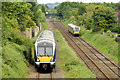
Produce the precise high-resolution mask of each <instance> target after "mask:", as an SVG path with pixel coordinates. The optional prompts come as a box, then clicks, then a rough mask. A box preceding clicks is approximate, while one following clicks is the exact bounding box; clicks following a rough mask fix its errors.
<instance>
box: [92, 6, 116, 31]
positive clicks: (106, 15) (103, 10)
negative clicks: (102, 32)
mask: <svg viewBox="0 0 120 80" xmlns="http://www.w3.org/2000/svg"><path fill="white" fill-rule="evenodd" d="M114 12H115V11H114V10H113V9H112V8H110V7H104V6H102V5H99V6H96V7H95V10H94V11H93V19H94V24H95V26H96V28H95V29H96V30H98V28H99V29H100V27H101V28H103V27H104V26H105V27H106V28H105V29H106V30H107V29H110V28H111V27H113V24H115V23H116V20H115V16H114V14H115V13H114ZM101 22H103V23H101ZM103 24H104V25H103Z"/></svg>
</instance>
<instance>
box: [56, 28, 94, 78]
mask: <svg viewBox="0 0 120 80" xmlns="http://www.w3.org/2000/svg"><path fill="white" fill-rule="evenodd" d="M54 32H55V35H56V37H57V39H58V40H59V60H60V65H59V66H60V67H61V68H62V69H63V70H64V71H65V78H95V75H94V74H93V73H92V72H91V71H90V70H89V69H88V68H87V67H86V65H85V64H84V63H83V62H82V61H81V60H80V59H79V58H78V57H77V55H76V54H75V52H74V51H73V49H72V48H71V47H70V46H69V45H68V44H67V42H66V41H65V39H64V37H63V36H62V34H61V33H60V32H59V31H58V30H57V29H56V30H55V31H54Z"/></svg>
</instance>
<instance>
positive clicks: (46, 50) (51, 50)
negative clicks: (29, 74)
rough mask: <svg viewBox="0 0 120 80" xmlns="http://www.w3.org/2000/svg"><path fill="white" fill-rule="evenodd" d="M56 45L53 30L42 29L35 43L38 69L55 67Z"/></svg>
mask: <svg viewBox="0 0 120 80" xmlns="http://www.w3.org/2000/svg"><path fill="white" fill-rule="evenodd" d="M55 56H56V47H55V40H54V35H53V33H52V32H51V31H49V30H45V31H42V32H41V33H40V35H39V37H38V38H37V40H36V43H35V67H36V68H37V69H39V68H40V69H41V68H42V69H45V70H46V69H47V68H51V69H52V68H55V61H56V60H55Z"/></svg>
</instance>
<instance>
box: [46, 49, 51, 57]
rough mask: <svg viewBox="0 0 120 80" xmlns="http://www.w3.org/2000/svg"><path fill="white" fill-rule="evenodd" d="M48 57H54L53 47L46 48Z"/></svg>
mask: <svg viewBox="0 0 120 80" xmlns="http://www.w3.org/2000/svg"><path fill="white" fill-rule="evenodd" d="M46 55H49V56H52V47H46Z"/></svg>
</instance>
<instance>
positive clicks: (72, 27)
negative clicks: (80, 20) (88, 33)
mask: <svg viewBox="0 0 120 80" xmlns="http://www.w3.org/2000/svg"><path fill="white" fill-rule="evenodd" d="M68 31H69V32H70V33H72V34H73V35H74V36H79V35H80V27H78V26H76V25H74V24H68Z"/></svg>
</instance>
